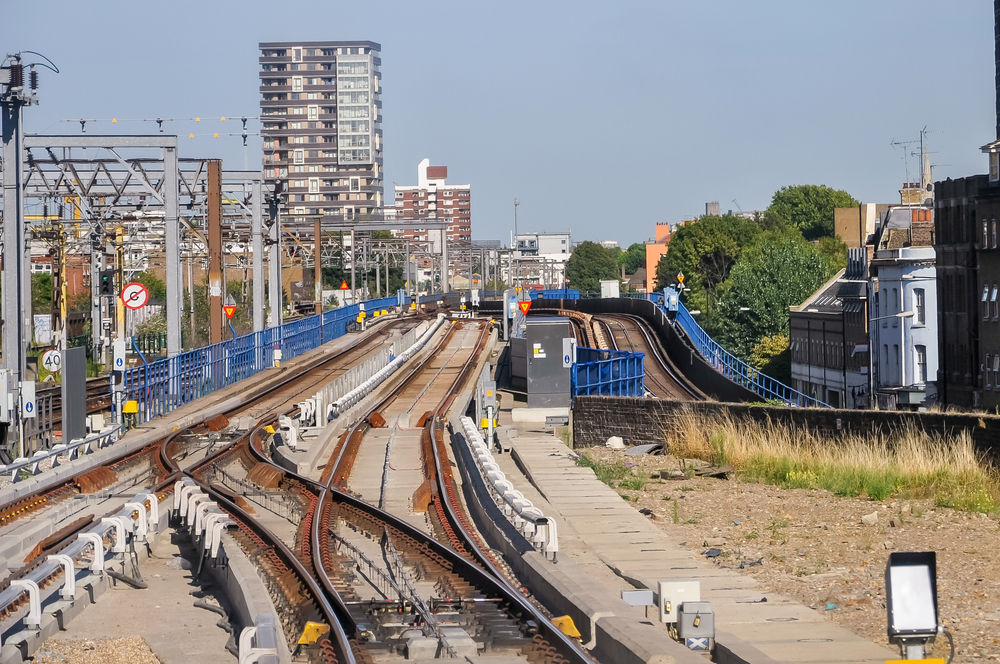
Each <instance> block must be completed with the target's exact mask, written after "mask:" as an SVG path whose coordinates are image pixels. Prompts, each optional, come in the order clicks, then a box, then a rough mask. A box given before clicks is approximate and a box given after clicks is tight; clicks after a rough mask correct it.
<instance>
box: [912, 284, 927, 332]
mask: <svg viewBox="0 0 1000 664" xmlns="http://www.w3.org/2000/svg"><path fill="white" fill-rule="evenodd" d="M924 302H925V301H924V289H923V288H914V289H913V312H914V318H915V319H916V324H917V325H926V324H927V311H926V306H925V303H924Z"/></svg>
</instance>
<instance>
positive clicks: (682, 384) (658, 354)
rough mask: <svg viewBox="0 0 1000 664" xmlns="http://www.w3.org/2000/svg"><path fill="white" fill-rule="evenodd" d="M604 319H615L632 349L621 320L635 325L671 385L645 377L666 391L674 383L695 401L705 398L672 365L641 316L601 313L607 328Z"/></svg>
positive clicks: (631, 342) (633, 344) (628, 335)
mask: <svg viewBox="0 0 1000 664" xmlns="http://www.w3.org/2000/svg"><path fill="white" fill-rule="evenodd" d="M604 319H610V320H612V321H615V322H617V323H618V324H619V325H620V326H621V329H622V333H623V334H624V335H625V339H626V340H627V341H628V343H629V344H630V345H632V347H633V349H634V348H635V343H634V342H633V341H632V337H631V335H630V334H629V330H628V329H627V328H626V327H625V325H624V324H623V323H622V322H621V321H622V320H625V321H627V322H629V323H631V324H632V325H633V326H634V327H635V329H637V330H638V331H639V333H640V334H642V341H643V343H644V344H645V345H646V346H647V347H648V348H649V350H650V351H651V354H652V356H653V359H654V360H655V361H656V364H657V365H658V366H659V367H660V369H661V370H662V371H663V373H664V374H666V376H667V378H668V379H670V380H671V381H672V382H673V385H664V384H663V383H662V382H661V381H659V380H657V379H656V378H655V377H652V376H651V375H650V374H649V373H647V374H646V375H647V377H649V378H651V379H652V381H653V382H655V383H657V384H659V385H660V387H661V388H663V389H664V390H665V391H667V392H668V393H669V392H671V391H673V390H672V388H673V386H674V385H675V386H676V387H678V388H680V389H681V390H682V391H683V392H684V393H686V394H687V395H688V396H689V397H691V398H692V399H694V400H696V401H703V400H705V398H706V396H705V394H704V393H702V392H701V391H700V390H699V389H698V388H696V387H694V386H693V385H691V384H690V382H689V381H688V380H687V378H685V377H684V376H683V374H681V372H680V371H678V370H677V369H676V367H674V364H673V362H671V361H670V360H669V359H668V358H667V357H666V354H665V351H664V349H663V347H662V344H661V343H660V342H659V340H658V339H656V338H655V337H654V336H653V335H652V334H651V332H650V331H649V330H648V329H647V328H648V324H647V323H646V321H644V320H643V319H642V318H639V317H638V316H633V315H631V314H602V315H601V321H602V323H604V325H606V326H607V327H608V329H609V330H610V329H611V326H610V324H609V323H608V322H607V320H604ZM613 336H614V335H612V337H613ZM616 346H617V344H616ZM665 396H669V395H665Z"/></svg>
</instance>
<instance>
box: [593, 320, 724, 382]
mask: <svg viewBox="0 0 1000 664" xmlns="http://www.w3.org/2000/svg"><path fill="white" fill-rule="evenodd" d="M594 320H596V321H598V323H599V324H601V325H603V326H604V328H605V330H607V334H608V339H609V341H612V342H613V343H614V345H615V348H616V349H617V350H627V351H631V352H636V353H644V354H645V356H646V362H644V365H643V366H644V370H645V373H646V390H647V391H648V392H650V393H651V394H652V395H653V396H655V397H657V398H660V399H674V400H678V401H692V400H695V401H697V400H703V399H705V398H706V397H705V394H704V393H702V392H701V391H700V390H699V389H698V388H697V387H695V386H694V385H692V384H691V383H690V382H689V381H688V380H687V379H686V378H685V377H684V375H683V374H682V373H681V372H680V371H679V370H678V369H677V367H676V366H674V363H673V362H671V361H670V358H669V357H668V356H667V353H666V349H664V348H663V345H662V344H661V343H660V341H659V340H658V339H657V338H656V336H655V334H654V333H653V332H652V330H650V329H649V326H648V324H647V323H646V322H645V321H644V320H643V319H642V318H639V317H638V316H630V315H627V314H619V315H601V316H595V317H594Z"/></svg>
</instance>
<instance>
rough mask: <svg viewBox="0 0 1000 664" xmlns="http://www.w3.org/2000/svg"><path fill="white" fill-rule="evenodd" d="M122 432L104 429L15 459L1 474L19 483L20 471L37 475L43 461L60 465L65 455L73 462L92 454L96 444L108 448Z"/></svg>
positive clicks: (114, 429) (1, 469) (117, 428)
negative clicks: (60, 459) (76, 458)
mask: <svg viewBox="0 0 1000 664" xmlns="http://www.w3.org/2000/svg"><path fill="white" fill-rule="evenodd" d="M121 431H122V428H121V427H120V426H117V425H116V426H110V427H104V428H103V429H102V430H101V431H100V433H94V434H91V435H89V436H87V437H86V438H77V439H76V440H71V441H70V442H68V443H60V444H58V445H53V446H52V447H51V448H50V449H47V450H38V451H37V452H35V453H34V454H33V455H31V456H30V457H21V458H19V459H14V460H13V461H11V462H10V463H8V464H6V465H0V474H3V473H10V476H11V479H12V480H13V481H15V482H17V481H18V475H19V473H20V471H22V470H25V469H26V468H30V469H31V475H37V474H38V473H39V470H38V465H39V464H40V463H41V462H42V461H45V460H46V459H54V461H53V465H58V464H59V457H61V456H63V455H69V458H70V460H72V459H74V458H75V457H77V456H78V455H79V454H81V453H82V454H90V452H91V448H92V447H93V446H94V444H95V443H97V447H99V448H100V447H106V446H108V445H110V444H112V443H114V442H115V441H117V440H118V438H119V437H120V434H121Z"/></svg>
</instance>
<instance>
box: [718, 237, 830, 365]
mask: <svg viewBox="0 0 1000 664" xmlns="http://www.w3.org/2000/svg"><path fill="white" fill-rule="evenodd" d="M830 274H831V270H830V268H829V266H828V265H827V263H826V260H825V259H824V258H823V257H822V256H821V255H820V253H819V251H818V250H817V249H816V247H815V246H814V245H813V244H811V243H809V242H805V241H803V240H802V239H801V238H800V237H797V236H794V235H779V234H776V233H773V232H771V233H768V234H767V237H766V238H763V239H762V240H761V242H760V243H759V244H757V245H755V246H754V247H752V248H750V249H748V250H747V251H746V252H745V253H744V254H743V255H742V256H741V257H740V260H739V261H738V262H737V264H736V265H735V266H734V267H733V270H732V274H731V275H730V279H729V281H728V282H727V283H726V286H725V288H724V289H721V290H722V292H721V293H720V297H719V303H718V315H719V317H720V318H721V319H722V320H725V321H726V324H725V326H723V327H721V328H720V329H719V330H718V331H717V335H718V339H717V340H718V341H719V342H720V343H722V344H723V346H725V347H726V348H727V349H728V350H729V351H730V352H732V353H735V354H736V355H738V356H740V357H746V356H747V355H748V354H749V353H750V350H751V349H752V348H753V347H754V346H755V345H756V344H757V342H758V340H760V339H761V338H763V337H767V336H773V335H776V334H779V335H787V334H788V308H789V307H790V306H792V305H795V304H799V303H800V302H802V301H803V300H804V299H805V298H806V297H808V296H809V295H811V294H812V293H813V292H814V291H815V290H816V289H817V288H819V287H820V286H821V285H822V284H823V282H825V281H826V279H827V278H829V276H830ZM741 309H746V311H741Z"/></svg>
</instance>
